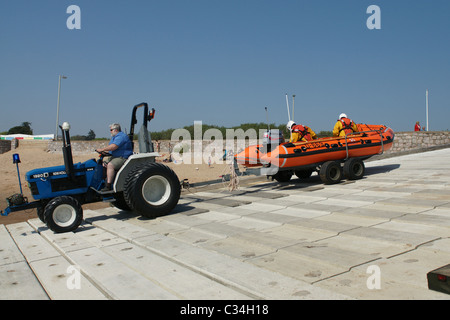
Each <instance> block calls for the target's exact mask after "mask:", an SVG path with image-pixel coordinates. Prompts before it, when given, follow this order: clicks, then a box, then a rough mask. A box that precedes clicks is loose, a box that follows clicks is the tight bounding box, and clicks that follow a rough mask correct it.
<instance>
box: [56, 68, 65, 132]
mask: <svg viewBox="0 0 450 320" xmlns="http://www.w3.org/2000/svg"><path fill="white" fill-rule="evenodd" d="M61 79H67V77H66V76H62V75H59V80H58V104H57V105H56V131H55V141H57V140H58V124H59V100H60V96H61Z"/></svg>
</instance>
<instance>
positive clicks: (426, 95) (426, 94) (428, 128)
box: [425, 89, 430, 131]
mask: <svg viewBox="0 0 450 320" xmlns="http://www.w3.org/2000/svg"><path fill="white" fill-rule="evenodd" d="M425 98H426V103H425V105H426V116H427V129H426V131H429V130H430V127H429V125H428V89H427V91H426V93H425Z"/></svg>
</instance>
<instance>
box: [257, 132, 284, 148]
mask: <svg viewBox="0 0 450 320" xmlns="http://www.w3.org/2000/svg"><path fill="white" fill-rule="evenodd" d="M283 142H284V136H283V133H282V132H281V131H280V130H278V129H270V130H268V131H266V132H264V136H263V142H262V144H263V150H262V151H263V152H264V153H267V152H271V151H272V150H273V149H275V148H276V147H277V146H279V145H280V144H281V143H283Z"/></svg>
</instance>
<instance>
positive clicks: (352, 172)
mask: <svg viewBox="0 0 450 320" xmlns="http://www.w3.org/2000/svg"><path fill="white" fill-rule="evenodd" d="M343 170H344V176H345V177H346V178H347V179H349V180H357V179H361V178H362V177H363V176H364V173H365V166H364V162H363V161H362V160H361V159H358V158H351V159H348V160H346V161H345V163H344V169H343Z"/></svg>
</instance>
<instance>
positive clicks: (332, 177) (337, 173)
mask: <svg viewBox="0 0 450 320" xmlns="http://www.w3.org/2000/svg"><path fill="white" fill-rule="evenodd" d="M319 176H320V179H321V180H322V182H323V183H325V184H336V183H339V182H340V181H341V179H342V169H341V164H340V163H339V162H336V161H327V162H325V163H324V164H323V165H322V167H321V168H320V172H319Z"/></svg>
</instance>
